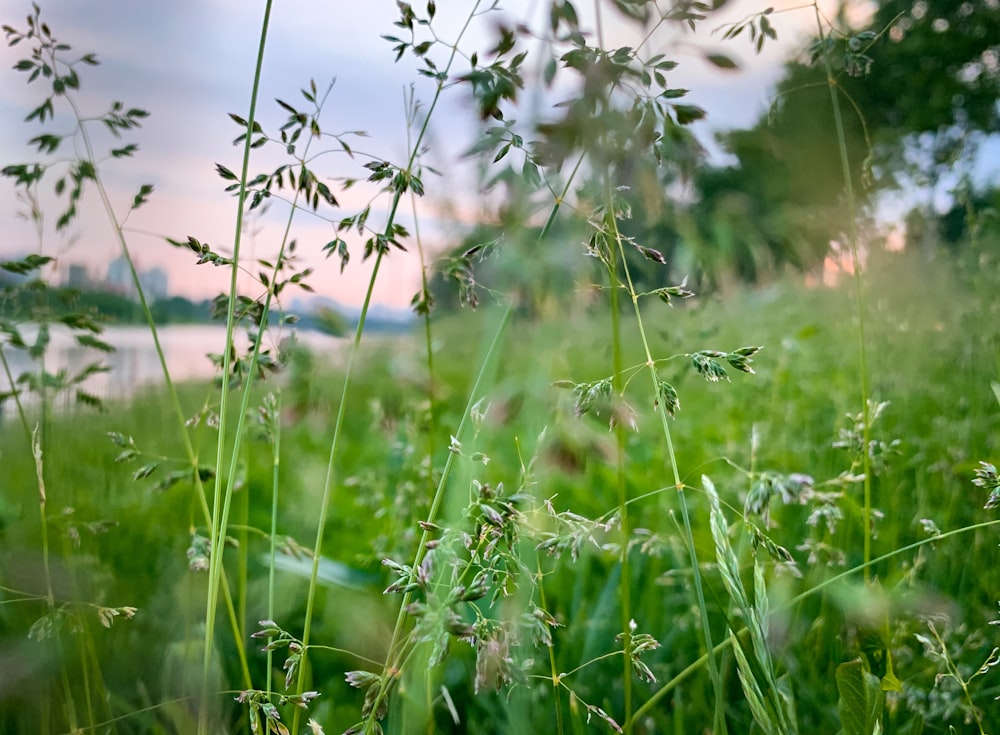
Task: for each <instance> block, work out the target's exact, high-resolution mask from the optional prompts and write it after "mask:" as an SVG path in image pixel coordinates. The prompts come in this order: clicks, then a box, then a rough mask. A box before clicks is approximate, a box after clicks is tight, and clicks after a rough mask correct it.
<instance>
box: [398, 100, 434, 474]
mask: <svg viewBox="0 0 1000 735" xmlns="http://www.w3.org/2000/svg"><path fill="white" fill-rule="evenodd" d="M404 104H405V107H406V149H407V155H409V156H411V157H413V160H414V162H417V161H419V157H420V151H419V150H418V149H417V147H416V146H415V145H414V144H413V130H414V128H415V126H416V125H417V115H418V113H419V105H418V104H417V101H416V99H415V97H414V89H413V88H412V87H411V88H410V92H409V96H408V97H405V98H404ZM410 214H411V215H412V217H413V239H414V241H415V242H416V245H417V257H418V258H419V259H420V294H419V299H420V301H419V302H418V304H417V311H418V313H420V315H421V317H422V319H421V321H422V322H423V327H424V352H425V354H426V358H427V401H428V421H427V456H428V458H430V461H431V462H433V461H434V460H433V458H434V446H435V436H436V434H437V421H436V419H435V416H434V401H435V390H434V388H435V375H434V341H433V338H432V337H433V332H432V330H431V309H432V306H433V304H432V303H431V302H430V300H431V295H430V293H431V292H430V286H429V283H428V277H427V273H428V264H427V258H426V255H425V253H424V242H423V238H421V237H420V217H419V215H418V212H417V194H416V192H414V191H413V190H412V189H411V190H410ZM427 483H428V486H427V491H428V493H433V492H434V473H433V472H429V473H428V475H427Z"/></svg>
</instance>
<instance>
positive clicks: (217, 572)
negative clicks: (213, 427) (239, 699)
mask: <svg viewBox="0 0 1000 735" xmlns="http://www.w3.org/2000/svg"><path fill="white" fill-rule="evenodd" d="M271 6H272V0H267V2H266V3H265V6H264V17H263V20H262V21H261V29H260V41H259V43H258V47H257V62H256V66H255V69H254V77H253V88H252V90H251V92H250V109H249V113H248V115H247V136H246V140H245V141H244V145H243V161H242V170H241V172H240V187H239V195H238V197H237V205H236V229H235V233H234V235H233V257H232V267H231V270H230V281H229V303H228V308H227V313H226V344H225V350H224V353H223V361H222V386H221V396H220V404H219V439H218V443H217V445H216V447H217V451H216V460H215V466H216V473H215V489H214V497H213V507H212V514H211V521H212V532H211V542H210V543H211V547H210V548H211V550H212V553H211V556H210V557H209V579H208V594H207V596H206V600H205V641H204V646H205V650H204V658H203V660H202V690H203V694H202V702H201V707H200V709H199V717H198V733H199V735H205V734H206V732H207V730H208V681H209V675H210V672H211V666H212V650H213V647H214V637H215V616H216V610H217V607H218V599H219V586H220V578H221V577H222V559H223V554H222V553H221V550H222V541H223V539H224V538H225V536H224V534H225V520H226V518H225V517H224V514H225V512H224V511H222V505H223V498H222V494H223V493H222V476H223V469H224V465H223V461H224V459H225V456H224V453H225V448H226V436H227V433H228V420H229V416H228V414H229V371H230V366H231V361H232V349H231V346H232V344H233V331H234V329H235V326H236V296H237V288H238V277H239V264H240V246H241V244H242V237H243V216H244V212H245V205H246V195H247V187H246V181H247V177H248V171H249V168H250V146H251V138H252V136H251V135H250V134H249V131H250V130H252V129H253V124H254V122H255V116H256V112H257V98H258V93H259V91H260V79H261V70H262V68H263V65H264V49H265V47H266V44H267V36H268V25H269V23H270V18H271ZM259 339H260V338H259V337H258V341H259ZM242 420H243V417H242V416H241V417H240V423H241V424H242ZM234 443H235V444H236V445H238V444H239V442H238V441H236V442H234ZM235 470H236V468H235V466H230V467H229V474H230V485H229V488H227V492H226V494H225V495H226V497H225V508H226V510H228V507H229V503H230V499H231V496H232V493H231V491H230V488H231V487H232V480H233V478H232V475H233V473H234V472H235ZM220 513H221V514H222V516H221V517H220ZM233 632H234V634H235V636H236V638H237V641H239V643H238V645H240V646H242V635H241V634H240V630H239V627H238V625H234V630H233Z"/></svg>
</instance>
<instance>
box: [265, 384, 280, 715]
mask: <svg viewBox="0 0 1000 735" xmlns="http://www.w3.org/2000/svg"><path fill="white" fill-rule="evenodd" d="M273 409H274V416H273V417H271V416H269V417H268V419H267V420H268V422H269V423H270V425H271V429H272V430H273V432H274V434H273V437H272V444H271V548H270V552H269V553H270V557H269V560H270V564H269V565H268V570H267V619H268V620H274V597H275V595H274V580H275V570H274V561H275V556H276V555H277V539H278V487H279V484H278V482H279V479H280V477H281V393H280V392H279V393H278V395H277V396H276V397H275V401H274V405H273ZM270 641H271V639H270V638H269V639H268V642H269V643H270ZM273 660H274V651H272V650H271V649H270V648H268V651H267V686H266V689H265V691H266V692H267V693H268V696H270V695H271V687H272V686H273V682H272V681H271V679H272V677H273V673H272V672H273V669H274V667H273Z"/></svg>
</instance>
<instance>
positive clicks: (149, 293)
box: [139, 268, 170, 301]
mask: <svg viewBox="0 0 1000 735" xmlns="http://www.w3.org/2000/svg"><path fill="white" fill-rule="evenodd" d="M139 283H141V284H142V290H143V292H144V293H145V294H146V299H147V300H148V301H158V300H160V299H165V298H167V287H168V286H169V284H170V279H169V278H168V277H167V272H166V271H165V270H163V269H162V268H150V269H149V270H148V271H143V272H142V273H140V274H139Z"/></svg>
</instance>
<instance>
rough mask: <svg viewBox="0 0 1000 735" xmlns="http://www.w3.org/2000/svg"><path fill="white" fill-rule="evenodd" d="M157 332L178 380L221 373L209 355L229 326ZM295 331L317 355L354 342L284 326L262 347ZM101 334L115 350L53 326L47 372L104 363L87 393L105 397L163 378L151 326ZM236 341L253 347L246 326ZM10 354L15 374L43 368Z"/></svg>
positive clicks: (2, 379) (1, 379) (4, 385)
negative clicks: (99, 347)
mask: <svg viewBox="0 0 1000 735" xmlns="http://www.w3.org/2000/svg"><path fill="white" fill-rule="evenodd" d="M157 333H158V335H159V338H160V345H161V347H162V348H163V353H164V357H165V358H166V363H167V368H168V369H169V371H170V377H171V378H172V379H173V380H174V381H175V382H180V381H185V380H207V379H209V378H211V377H213V376H214V375H215V374H216V368H215V366H214V365H213V364H212V361H211V360H210V359H209V358H208V357H207V355H208V354H209V353H217V354H218V353H221V352H222V351H223V349H224V345H225V341H226V329H225V327H223V326H221V325H217V324H193V325H191V324H185V325H168V326H162V327H159V328H158V329H157ZM35 334H36V330H33V329H30V328H25V329H23V330H22V336H23V337H24V340H25V341H26V342H28V343H29V344H31V343H32V342H33V341H34V338H35ZM293 334H294V336H295V338H296V339H297V340H298V342H299V343H300V344H303V345H305V346H307V347H309V349H310V350H311V351H312V352H313V353H314V354H316V355H325V356H328V357H329V358H333V357H335V356H337V355H341V354H343V353H344V351H345V349H346V348H347V346H348V344H349V341H348V340H346V339H344V338H342V337H330V336H328V335H324V334H320V333H318V332H312V331H305V330H303V331H294V330H292V329H283V330H281V331H280V332H279V331H276V332H274V333H273V334H271V335H270V336H269V337H268V338H267V339H265V341H264V344H263V345H262V347H269V346H270V347H273V346H276V345H277V344H278V342H279V341H280V340H282V339H285V338H288V337H290V336H292V335H293ZM98 337H99V338H100V339H102V340H103V341H105V342H108V343H109V344H111V345H114V347H115V348H116V349H115V352H112V353H110V354H105V353H102V352H99V351H98V350H94V349H85V348H83V347H81V346H80V345H78V344H77V343H76V341H75V340H74V338H73V334H72V333H71V332H70V331H69V330H68V329H65V328H62V327H53V328H52V340H51V343H50V345H49V349H48V352H47V353H46V358H45V360H46V363H45V368H46V371H47V372H49V373H56V372H58V371H59V370H66V371H68V372H69V373H75V372H77V371H79V370H80V369H82V368H83V367H84V366H85V365H87V364H89V363H92V362H100V363H102V364H103V365H105V366H107V367H108V368H110V370H109V371H108V372H105V373H97V374H95V375H92V376H90V377H89V378H88V379H87V381H86V382H85V383H84V385H83V387H84V389H85V390H86V391H87V392H89V393H92V394H94V395H96V396H98V397H100V398H123V397H127V396H130V395H133V394H134V393H135V392H136V391H137V390H138V389H140V388H141V387H143V386H148V385H159V384H162V383H163V369H162V367H161V365H160V361H159V358H158V357H157V354H156V348H155V345H154V343H153V337H152V335H151V334H150V332H149V329H148V328H146V327H141V326H129V327H109V328H107V329H105V331H104V332H103V333H102V334H100V335H98ZM236 345H237V349H239V350H240V351H241V352H242V351H245V350H246V349H247V348H248V346H249V340H248V338H247V335H246V330H240V331H238V332H237V334H236ZM5 354H6V355H7V360H8V362H9V363H10V368H11V372H12V373H13V375H14V377H15V379H16V378H17V376H18V375H19V374H21V373H22V372H25V371H29V370H36V371H37V370H38V364H37V363H33V362H32V361H31V360H30V359H29V358H28V356H27V354H26V353H25V352H24V351H23V350H14V349H6V350H5ZM9 388H10V382H9V381H8V380H7V376H6V375H4V374H3V371H2V370H0V392H2V391H6V390H9ZM29 402H30V401H29ZM4 408H7V409H9V410H12V408H13V407H12V406H11V405H10V404H9V403H8V405H7V406H5V407H4Z"/></svg>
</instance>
